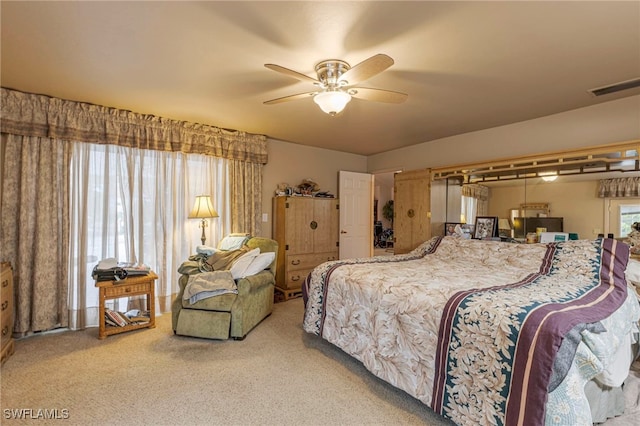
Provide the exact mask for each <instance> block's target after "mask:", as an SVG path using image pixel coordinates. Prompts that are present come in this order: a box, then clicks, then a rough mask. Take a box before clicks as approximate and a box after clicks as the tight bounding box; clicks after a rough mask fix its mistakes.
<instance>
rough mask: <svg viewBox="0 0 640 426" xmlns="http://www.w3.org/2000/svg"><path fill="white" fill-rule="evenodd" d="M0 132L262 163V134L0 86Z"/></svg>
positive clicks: (264, 152) (264, 145)
mask: <svg viewBox="0 0 640 426" xmlns="http://www.w3.org/2000/svg"><path fill="white" fill-rule="evenodd" d="M1 111H2V118H1V120H0V124H1V125H2V132H3V133H9V134H14V135H22V136H36V137H48V138H52V139H60V140H67V141H80V142H91V143H99V144H113V145H122V146H128V147H133V148H141V149H152V150H157V151H180V152H184V153H190V154H205V155H212V156H216V157H221V158H226V159H230V160H240V161H246V162H251V163H260V164H266V163H267V138H266V136H264V135H256V134H250V133H245V132H241V131H230V130H224V129H221V128H218V127H214V126H208V125H204V124H196V123H190V122H186V121H176V120H171V119H167V118H162V117H157V116H153V115H146V114H139V113H135V112H131V111H126V110H121V109H116V108H109V107H103V106H99V105H93V104H88V103H82V102H74V101H68V100H64V99H58V98H53V97H49V96H44V95H35V94H30V93H24V92H19V91H16V90H11V89H6V88H2V110H1Z"/></svg>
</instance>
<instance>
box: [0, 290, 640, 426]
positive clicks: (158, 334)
mask: <svg viewBox="0 0 640 426" xmlns="http://www.w3.org/2000/svg"><path fill="white" fill-rule="evenodd" d="M302 312H303V306H302V300H301V299H293V300H289V301H287V302H284V303H277V304H276V305H275V309H274V312H273V314H272V315H271V316H270V317H268V318H267V319H265V321H263V322H262V323H261V324H260V325H258V327H257V328H256V329H254V330H253V331H252V332H251V333H249V335H248V336H247V337H246V339H245V340H243V341H233V340H230V341H210V340H202V339H193V338H186V337H177V336H174V335H173V333H172V331H171V317H170V315H168V314H165V315H163V316H160V317H158V318H157V324H158V326H157V327H156V328H155V329H152V330H140V331H135V332H130V333H126V334H121V335H117V336H111V337H108V338H107V339H105V340H98V339H97V329H90V330H86V331H82V332H69V331H67V332H59V333H49V334H45V335H41V336H35V337H31V338H27V339H22V340H19V341H17V342H16V352H15V354H14V355H13V356H12V357H10V358H9V359H8V360H7V362H6V363H5V364H4V366H3V367H2V370H1V373H2V378H1V384H2V387H1V389H0V390H1V392H2V397H1V408H2V410H1V411H2V414H1V415H2V420H1V421H0V422H1V423H2V424H3V425H12V424H15V425H18V424H39V425H41V424H54V423H60V422H63V423H64V424H83V425H106V424H109V425H149V424H155V425H177V424H181V425H182V424H185V425H187V424H188V425H201V424H202V425H204V424H209V425H211V424H225V425H258V424H261V425H299V424H307V425H320V424H322V425H376V424H379V425H383V424H384V425H388V424H394V425H400V424H405V425H410V424H425V425H449V424H450V423H449V422H447V421H445V420H444V419H442V418H441V417H439V416H437V415H436V414H434V413H433V412H432V411H431V410H430V409H429V408H428V407H426V406H425V405H423V404H422V403H420V402H419V401H417V400H416V399H414V398H412V397H410V396H409V395H407V394H406V393H404V392H402V391H400V390H397V389H395V388H393V387H392V386H390V385H388V384H387V383H385V382H383V381H381V380H379V379H377V378H375V377H374V376H373V375H372V374H370V373H369V372H368V371H367V370H366V369H365V368H364V367H363V366H362V364H361V363H359V362H358V361H356V360H354V359H352V358H351V357H349V356H347V355H346V354H345V353H344V352H342V351H341V350H339V349H337V348H335V347H334V346H332V345H330V344H328V343H327V342H325V341H323V340H321V339H319V338H317V337H315V336H310V335H307V334H306V333H304V332H303V331H302ZM635 380H636V382H634V383H635V385H634V386H636V391H637V390H638V388H640V374H637V375H636V378H635ZM630 387H631V386H630ZM629 398H630V400H629V401H628V405H629V406H631V405H632V404H633V403H634V401H633V396H630V397H629ZM632 409H633V410H635V411H633V412H635V413H636V416H637V414H638V413H640V411H638V396H637V393H636V395H635V406H633V407H632ZM29 410H31V411H29ZM39 410H40V411H39ZM42 410H47V414H46V415H45V414H44V412H43V411H42ZM16 413H22V414H23V415H25V414H26V415H27V417H30V418H35V417H38V416H39V415H43V416H47V415H48V416H52V415H53V416H54V417H58V419H54V420H44V419H42V418H40V419H31V420H16V419H15V415H16ZM65 417H68V418H67V419H64V420H61V418H65ZM625 417H626V418H619V419H613V420H611V422H616V423H611V424H612V425H613V424H615V425H617V426H621V425H631V424H637V423H633V422H631V420H633V418H632V417H633V415H630V416H629V417H627V416H625ZM636 418H637V417H636ZM606 424H607V426H608V425H609V422H607V423H606Z"/></svg>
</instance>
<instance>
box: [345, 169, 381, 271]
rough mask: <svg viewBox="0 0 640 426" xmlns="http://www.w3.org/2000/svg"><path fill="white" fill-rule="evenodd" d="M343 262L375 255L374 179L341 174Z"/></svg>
mask: <svg viewBox="0 0 640 426" xmlns="http://www.w3.org/2000/svg"><path fill="white" fill-rule="evenodd" d="M339 181H340V183H339V188H338V197H339V199H340V251H339V256H340V259H350V258H355V257H371V256H372V254H373V175H371V174H368V173H356V172H346V171H340V173H339Z"/></svg>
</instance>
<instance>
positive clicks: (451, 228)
mask: <svg viewBox="0 0 640 426" xmlns="http://www.w3.org/2000/svg"><path fill="white" fill-rule="evenodd" d="M456 225H462V223H457V222H445V224H444V236H445V237H450V236H452V235H456Z"/></svg>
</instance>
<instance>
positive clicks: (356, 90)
mask: <svg viewBox="0 0 640 426" xmlns="http://www.w3.org/2000/svg"><path fill="white" fill-rule="evenodd" d="M349 94H350V95H351V96H353V97H354V98H358V99H364V100H367V101H375V102H386V103H390V104H401V103H402V102H404V101H406V100H407V98H408V97H409V95H407V94H406V93H400V92H394V91H392V90H384V89H372V88H369V87H352V88H350V89H349Z"/></svg>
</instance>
